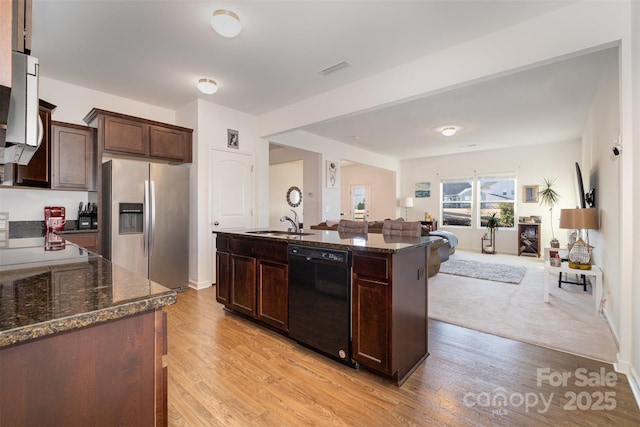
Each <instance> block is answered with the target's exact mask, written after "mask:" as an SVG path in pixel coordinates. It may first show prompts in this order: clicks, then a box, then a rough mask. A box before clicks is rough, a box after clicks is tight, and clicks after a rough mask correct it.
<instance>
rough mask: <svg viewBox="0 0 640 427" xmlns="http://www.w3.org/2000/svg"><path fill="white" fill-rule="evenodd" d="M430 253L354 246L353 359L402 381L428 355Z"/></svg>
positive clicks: (422, 249) (426, 249) (420, 250)
mask: <svg viewBox="0 0 640 427" xmlns="http://www.w3.org/2000/svg"><path fill="white" fill-rule="evenodd" d="M427 256H428V248H427V247H426V246H421V247H415V248H411V249H409V250H405V251H402V252H397V253H376V252H366V251H355V250H354V251H353V284H352V318H353V320H352V321H353V325H352V335H353V338H352V339H353V358H354V359H355V360H356V361H358V362H359V363H360V364H361V365H363V366H366V367H368V368H371V369H373V370H375V371H377V372H380V373H383V374H385V375H388V376H391V377H393V378H394V380H395V381H397V382H398V384H402V383H404V381H405V380H406V379H407V378H408V377H409V376H410V375H411V373H412V372H413V371H414V370H415V369H416V368H417V366H419V365H420V363H421V362H422V361H423V360H424V359H425V358H426V357H427V355H428V352H427V344H428V340H427V321H428V319H427V315H428V311H427V275H426V266H427Z"/></svg>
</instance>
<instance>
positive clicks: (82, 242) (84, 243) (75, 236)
mask: <svg viewBox="0 0 640 427" xmlns="http://www.w3.org/2000/svg"><path fill="white" fill-rule="evenodd" d="M60 236H61V237H62V238H63V239H65V240H68V241H69V242H71V243H75V244H76V245H78V246H80V247H81V248H85V249H86V250H88V251H91V252H97V250H98V233H62V234H60Z"/></svg>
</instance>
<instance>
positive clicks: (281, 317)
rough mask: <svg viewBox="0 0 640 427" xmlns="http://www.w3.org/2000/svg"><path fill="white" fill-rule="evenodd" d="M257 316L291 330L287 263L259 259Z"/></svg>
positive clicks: (268, 322) (273, 324)
mask: <svg viewBox="0 0 640 427" xmlns="http://www.w3.org/2000/svg"><path fill="white" fill-rule="evenodd" d="M257 318H258V319H259V320H261V321H263V322H264V323H267V324H269V325H271V326H274V327H276V328H278V329H281V330H283V331H288V330H289V321H288V320H289V280H288V269H287V265H286V264H280V263H274V262H269V261H264V260H258V307H257Z"/></svg>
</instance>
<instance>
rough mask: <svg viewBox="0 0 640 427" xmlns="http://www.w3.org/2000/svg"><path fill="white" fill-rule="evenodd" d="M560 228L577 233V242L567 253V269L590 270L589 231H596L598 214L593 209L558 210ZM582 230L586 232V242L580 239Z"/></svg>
mask: <svg viewBox="0 0 640 427" xmlns="http://www.w3.org/2000/svg"><path fill="white" fill-rule="evenodd" d="M560 228H566V229H572V230H577V231H578V236H579V237H578V240H577V241H576V242H575V243H574V244H573V247H572V248H571V250H570V251H569V268H575V269H578V270H591V249H592V248H591V246H589V231H588V230H597V229H598V228H599V227H598V212H596V209H595V208H582V209H580V208H576V209H560ZM582 230H585V231H586V237H587V241H586V243H585V241H584V240H583V239H582V235H581V233H582Z"/></svg>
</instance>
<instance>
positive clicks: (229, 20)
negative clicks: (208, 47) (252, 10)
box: [211, 9, 242, 37]
mask: <svg viewBox="0 0 640 427" xmlns="http://www.w3.org/2000/svg"><path fill="white" fill-rule="evenodd" d="M211 26H212V27H213V29H214V30H216V33H218V34H220V35H221V36H222V37H235V36H237V35H238V34H240V30H242V25H240V18H238V15H236V14H235V13H233V12H232V11H230V10H227V9H218V10H216V11H215V12H213V16H212V17H211Z"/></svg>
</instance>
